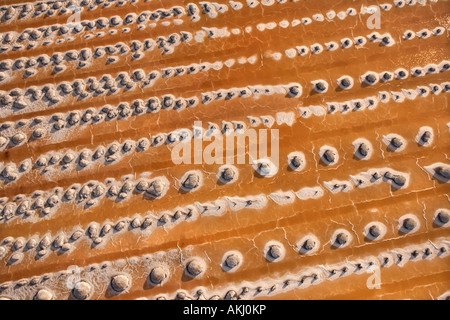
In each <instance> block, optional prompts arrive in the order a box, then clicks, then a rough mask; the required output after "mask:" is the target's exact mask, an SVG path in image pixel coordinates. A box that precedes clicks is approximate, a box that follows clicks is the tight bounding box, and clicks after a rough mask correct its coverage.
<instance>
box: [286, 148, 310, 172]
mask: <svg viewBox="0 0 450 320" xmlns="http://www.w3.org/2000/svg"><path fill="white" fill-rule="evenodd" d="M287 162H288V166H289V168H291V169H292V170H294V171H301V170H303V169H304V168H305V166H306V159H305V155H304V153H303V152H291V153H289V154H288V156H287Z"/></svg>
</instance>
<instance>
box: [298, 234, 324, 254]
mask: <svg viewBox="0 0 450 320" xmlns="http://www.w3.org/2000/svg"><path fill="white" fill-rule="evenodd" d="M319 245H320V241H319V239H318V238H317V237H316V236H315V235H312V234H311V235H307V236H305V237H303V238H302V239H300V240H299V241H298V242H297V248H298V250H299V253H300V254H310V253H313V252H315V251H317V250H318V249H319Z"/></svg>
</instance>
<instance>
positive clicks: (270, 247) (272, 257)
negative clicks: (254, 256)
mask: <svg viewBox="0 0 450 320" xmlns="http://www.w3.org/2000/svg"><path fill="white" fill-rule="evenodd" d="M263 251H264V257H265V258H266V260H267V261H269V262H278V261H281V260H283V258H284V256H285V255H286V250H285V248H284V246H283V244H282V243H281V242H278V241H269V242H267V243H266V245H265V247H264V250H263Z"/></svg>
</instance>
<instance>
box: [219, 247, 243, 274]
mask: <svg viewBox="0 0 450 320" xmlns="http://www.w3.org/2000/svg"><path fill="white" fill-rule="evenodd" d="M242 261H243V256H242V254H241V253H240V252H239V251H235V250H233V251H228V252H227V253H225V254H224V256H223V257H222V270H223V271H226V272H234V271H236V270H237V269H238V268H239V267H240V266H241V265H242Z"/></svg>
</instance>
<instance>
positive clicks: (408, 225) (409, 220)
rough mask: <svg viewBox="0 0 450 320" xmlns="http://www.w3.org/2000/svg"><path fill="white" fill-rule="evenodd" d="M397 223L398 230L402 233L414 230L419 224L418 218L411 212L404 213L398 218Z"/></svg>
mask: <svg viewBox="0 0 450 320" xmlns="http://www.w3.org/2000/svg"><path fill="white" fill-rule="evenodd" d="M398 223H399V226H398V227H399V228H398V229H399V231H400V232H401V233H404V234H407V233H413V232H416V231H417V230H418V229H419V226H420V222H419V219H418V218H417V217H416V216H415V215H413V214H405V215H404V216H402V217H400V219H398Z"/></svg>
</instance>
